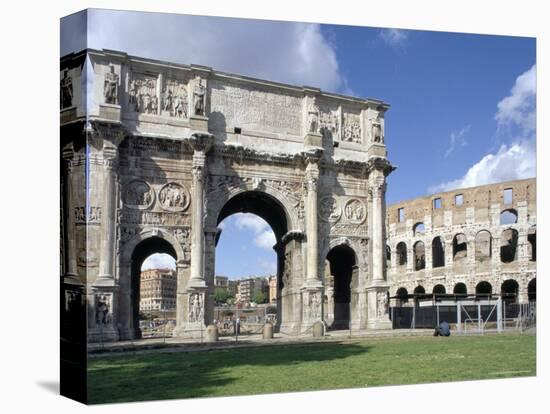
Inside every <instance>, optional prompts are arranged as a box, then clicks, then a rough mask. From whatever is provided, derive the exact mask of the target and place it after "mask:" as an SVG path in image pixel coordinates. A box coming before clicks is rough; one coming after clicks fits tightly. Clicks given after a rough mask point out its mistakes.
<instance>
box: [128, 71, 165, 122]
mask: <svg viewBox="0 0 550 414" xmlns="http://www.w3.org/2000/svg"><path fill="white" fill-rule="evenodd" d="M157 83H158V78H157V77H156V76H151V75H146V74H142V73H136V72H133V73H132V80H131V81H130V90H129V92H128V94H129V101H128V103H129V106H130V110H133V111H134V112H139V113H143V114H155V115H156V114H158V105H159V102H158V96H157Z"/></svg>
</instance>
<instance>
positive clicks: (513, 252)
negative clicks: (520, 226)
mask: <svg viewBox="0 0 550 414" xmlns="http://www.w3.org/2000/svg"><path fill="white" fill-rule="evenodd" d="M517 247H518V231H517V230H516V229H506V230H504V231H503V232H502V235H501V236H500V260H501V261H502V262H503V263H511V262H513V261H514V260H516V259H517V251H518V248H517Z"/></svg>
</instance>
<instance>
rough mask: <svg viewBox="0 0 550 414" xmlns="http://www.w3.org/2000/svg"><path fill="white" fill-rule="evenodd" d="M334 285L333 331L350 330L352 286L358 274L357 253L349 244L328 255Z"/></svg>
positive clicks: (338, 247) (340, 246) (339, 246)
mask: <svg viewBox="0 0 550 414" xmlns="http://www.w3.org/2000/svg"><path fill="white" fill-rule="evenodd" d="M327 261H328V262H329V266H330V274H331V276H332V279H333V283H334V291H333V292H334V293H333V303H334V305H333V306H334V313H333V314H334V321H333V323H332V326H331V329H349V324H350V303H351V285H352V281H353V276H354V273H356V272H357V259H356V257H355V252H354V251H353V249H352V248H351V247H350V246H348V245H347V244H342V245H338V246H335V247H333V248H332V249H331V250H330V251H329V252H328V254H327Z"/></svg>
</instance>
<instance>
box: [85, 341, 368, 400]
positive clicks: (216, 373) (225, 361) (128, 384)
mask: <svg viewBox="0 0 550 414" xmlns="http://www.w3.org/2000/svg"><path fill="white" fill-rule="evenodd" d="M368 348H369V347H367V346H366V345H364V344H354V343H343V342H331V343H319V344H295V345H290V344H289V345H275V346H262V347H256V348H237V349H225V350H223V349H220V350H213V351H205V352H176V353H155V354H148V355H141V356H121V357H108V358H94V359H91V360H89V368H88V384H89V396H90V401H89V402H90V403H92V404H97V403H99V404H101V403H109V402H125V401H144V400H158V399H170V398H195V397H207V396H208V397H211V396H221V395H227V394H223V392H222V391H221V389H222V388H223V387H227V386H228V385H234V388H232V395H237V394H239V395H242V394H257V393H262V392H268V390H267V389H266V388H263V387H265V384H269V386H270V388H269V389H270V390H271V392H284V391H292V390H289V389H288V388H285V386H286V383H288V382H289V381H290V380H291V379H292V378H289V376H293V375H294V374H293V372H294V373H295V375H300V373H298V372H297V370H299V369H303V367H301V364H303V363H314V365H313V366H314V367H315V368H317V369H315V368H314V372H313V373H312V374H311V375H320V376H322V375H324V374H323V368H322V363H326V362H328V361H335V360H344V359H346V358H350V357H353V356H356V355H360V354H364V353H366V352H368ZM316 364H318V365H316ZM308 366H310V367H311V364H310V365H308ZM273 367H275V368H277V369H275V370H273V369H271V368H273ZM279 367H281V368H282V367H284V369H279ZM258 368H260V371H258ZM281 371H282V372H281ZM258 372H260V375H258ZM302 375H303V372H302ZM243 379H244V381H243ZM237 382H244V384H243V385H242V387H241V384H240V383H239V384H235V383H237ZM274 384H275V386H274ZM277 384H280V389H279V387H278V386H277ZM274 388H275V389H274ZM304 389H305V388H304Z"/></svg>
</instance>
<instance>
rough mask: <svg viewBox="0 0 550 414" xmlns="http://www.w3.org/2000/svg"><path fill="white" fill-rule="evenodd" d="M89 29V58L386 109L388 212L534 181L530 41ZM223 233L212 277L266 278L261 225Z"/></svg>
mask: <svg viewBox="0 0 550 414" xmlns="http://www.w3.org/2000/svg"><path fill="white" fill-rule="evenodd" d="M82 22H83V19H82V16H78V15H74V16H73V17H72V18H70V19H66V20H64V21H63V23H62V39H61V53H62V54H65V53H68V52H70V51H76V50H77V49H79V48H81V45H82V38H83V37H82V36H75V35H74V34H75V33H78V27H82V26H83V25H82ZM87 23H88V24H87V41H88V46H89V47H92V48H98V49H101V48H107V49H115V50H123V51H126V52H128V53H129V54H133V55H140V56H144V57H150V58H156V59H164V60H170V61H176V62H181V63H198V64H203V65H208V66H212V67H214V68H215V69H219V70H223V71H228V72H236V73H241V74H246V75H250V76H255V77H260V78H266V79H271V80H276V81H281V82H287V83H292V84H297V85H310V86H316V87H320V88H322V89H324V90H329V91H335V92H340V93H345V94H351V95H356V96H361V97H375V98H379V99H382V100H384V101H386V102H388V103H390V105H391V108H390V110H389V111H388V113H387V115H386V144H387V146H388V155H389V158H390V160H391V162H392V163H394V164H395V165H397V167H398V169H397V171H395V172H394V173H393V174H392V175H391V176H390V177H389V180H388V181H389V183H388V193H387V202H388V203H389V204H392V203H395V202H398V201H401V200H406V199H410V198H414V197H418V196H423V195H427V194H430V193H433V192H438V191H445V190H451V189H453V188H460V187H466V186H474V185H481V184H486V183H491V182H498V181H504V180H509V179H516V178H527V177H533V176H535V174H536V156H535V140H536V130H535V97H536V94H535V91H536V67H535V63H536V56H535V47H536V44H535V39H533V38H518V37H509V36H487V35H469V34H457V33H444V32H429V31H413V30H396V29H381V28H367V27H350V26H339V25H316V24H304V23H287V22H268V21H260V20H244V19H224V18H211V17H197V16H184V15H170V14H161V13H157V14H152V13H139V12H117V11H107V10H93V11H91V12H89V14H88V19H87ZM68 33H71V36H68V35H66V34H68ZM222 225H223V226H224V229H223V232H222V236H221V238H220V242H219V244H218V248H217V251H216V273H218V274H224V275H228V276H230V277H238V276H245V275H249V274H267V273H272V272H273V271H274V269H275V254H274V253H273V250H272V249H271V247H270V246H269V242H270V241H272V239H270V238H269V227H268V226H267V224H266V223H265V222H263V220H261V219H259V218H255V216H254V217H251V216H250V215H240V216H231V217H228V218H227V219H226V220H225V221H224V223H223V224H222ZM162 260H163V259H162V258H156V259H154V260H153V261H152V262H151V263H154V265H158V263H161V262H162ZM162 263H165V262H162ZM149 264H150V263H149ZM149 264H146V265H149Z"/></svg>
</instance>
